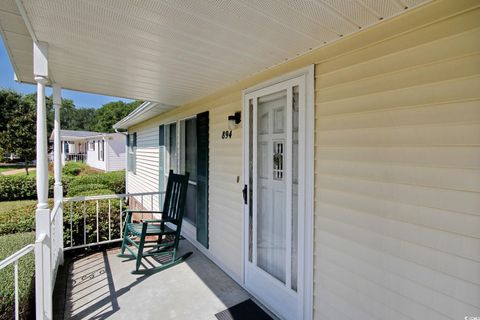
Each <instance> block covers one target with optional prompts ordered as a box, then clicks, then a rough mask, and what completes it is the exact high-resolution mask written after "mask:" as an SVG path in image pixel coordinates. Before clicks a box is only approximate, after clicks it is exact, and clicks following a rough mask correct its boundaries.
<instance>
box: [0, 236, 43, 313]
mask: <svg viewBox="0 0 480 320" xmlns="http://www.w3.org/2000/svg"><path fill="white" fill-rule="evenodd" d="M34 241H35V234H34V233H31V232H28V233H16V234H9V235H4V236H0V260H3V259H5V258H6V257H8V256H10V255H11V254H13V253H15V252H16V251H18V250H20V249H22V248H23V247H25V246H26V245H28V244H31V243H34ZM34 275H35V260H34V256H33V253H30V254H27V255H26V256H24V257H23V258H21V259H20V260H19V263H18V293H19V313H20V319H29V318H31V317H32V316H33V314H34V310H31V307H32V306H33V287H34ZM14 301H15V296H14V282H13V264H12V265H10V266H8V267H6V268H4V269H2V270H0V319H2V320H6V319H13V318H14Z"/></svg>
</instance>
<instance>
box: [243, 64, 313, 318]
mask: <svg viewBox="0 0 480 320" xmlns="http://www.w3.org/2000/svg"><path fill="white" fill-rule="evenodd" d="M301 76H303V77H304V80H305V90H306V92H305V94H306V96H305V119H302V120H303V123H304V128H303V129H304V131H303V136H304V139H305V157H304V159H303V161H301V162H300V161H299V168H301V167H302V165H303V167H304V168H305V171H304V177H305V180H304V184H303V185H302V186H299V192H300V190H301V189H303V192H304V194H305V203H304V210H305V215H304V220H303V224H302V225H301V226H300V228H301V229H303V234H304V239H303V243H304V248H303V261H300V267H301V268H302V269H303V272H299V275H300V274H301V273H303V278H304V279H303V283H304V286H303V292H302V293H301V294H300V296H301V297H302V298H301V299H302V300H303V301H302V303H303V318H304V319H309V320H310V319H313V241H314V238H313V230H314V210H313V208H314V128H315V106H314V95H315V66H314V65H310V66H308V67H306V68H302V69H300V70H297V71H294V72H291V73H288V74H286V75H283V76H281V77H278V78H275V79H272V80H269V81H267V82H264V83H261V84H259V85H256V86H254V87H251V88H248V89H246V90H244V91H243V101H242V106H243V114H244V117H243V183H244V184H247V185H248V179H249V163H248V162H249V161H248V159H246V155H247V154H248V148H249V140H248V139H249V136H248V135H249V132H248V123H249V118H248V117H247V116H246V115H248V110H246V101H245V96H246V95H248V94H249V93H252V92H254V91H258V90H261V89H263V88H267V87H270V86H273V85H275V84H278V83H282V82H285V81H288V80H291V79H294V78H298V77H301ZM300 123H302V122H300ZM301 129H302V127H300V128H299V130H301ZM300 159H302V158H301V157H300ZM299 174H300V172H299ZM250 200H251V199H249V201H250ZM248 209H249V207H248V205H244V207H243V217H242V219H243V232H242V236H243V241H242V245H243V250H242V253H243V265H242V266H243V274H242V282H243V285H244V287H245V269H246V263H247V259H248V237H247V236H246V235H247V233H248V219H247V217H248ZM300 222H301V221H299V224H300ZM300 249H301V248H300ZM299 271H300V270H299ZM255 298H257V299H258V300H259V301H260V302H262V298H261V297H255ZM267 307H271V308H272V309H275V308H274V307H275V306H268V305H267ZM272 311H274V310H272Z"/></svg>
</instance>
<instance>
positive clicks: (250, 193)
mask: <svg viewBox="0 0 480 320" xmlns="http://www.w3.org/2000/svg"><path fill="white" fill-rule="evenodd" d="M248 111H249V112H248V115H249V116H248V117H249V119H248V124H249V125H248V148H249V149H248V150H250V152H249V153H248V189H247V192H248V197H247V199H248V261H250V262H252V257H253V232H252V230H253V201H252V199H253V152H252V150H253V100H252V99H250V101H248Z"/></svg>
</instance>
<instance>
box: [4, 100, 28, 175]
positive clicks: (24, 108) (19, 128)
mask: <svg viewBox="0 0 480 320" xmlns="http://www.w3.org/2000/svg"><path fill="white" fill-rule="evenodd" d="M11 115H12V117H11V118H10V120H9V121H8V123H7V124H6V128H5V130H4V131H3V132H1V133H0V145H1V146H2V148H3V149H4V150H5V151H7V152H10V153H15V154H16V155H17V156H18V157H19V158H20V159H22V160H23V161H24V162H25V170H26V172H27V175H28V164H29V163H30V162H31V161H32V160H33V159H35V154H36V143H35V138H36V134H35V130H36V118H37V116H36V110H35V104H32V103H31V101H30V100H28V99H27V100H24V99H22V100H21V101H20V103H19V105H18V106H17V107H16V108H15V109H14V110H13V112H12V114H11Z"/></svg>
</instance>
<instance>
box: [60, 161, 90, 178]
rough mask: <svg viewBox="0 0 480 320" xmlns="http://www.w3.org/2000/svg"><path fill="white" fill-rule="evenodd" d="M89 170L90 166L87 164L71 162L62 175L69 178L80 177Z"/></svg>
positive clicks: (64, 167)
mask: <svg viewBox="0 0 480 320" xmlns="http://www.w3.org/2000/svg"><path fill="white" fill-rule="evenodd" d="M87 169H88V166H87V165H86V164H85V163H82V162H73V161H69V162H67V163H65V165H64V166H63V169H62V173H63V174H64V175H67V176H78V175H79V174H80V173H82V172H84V171H86V170H87Z"/></svg>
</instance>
